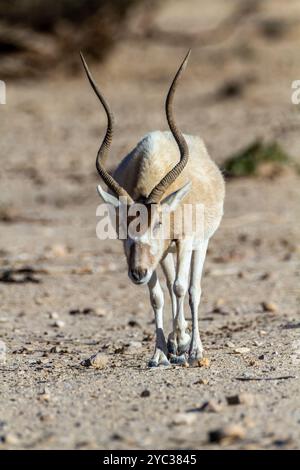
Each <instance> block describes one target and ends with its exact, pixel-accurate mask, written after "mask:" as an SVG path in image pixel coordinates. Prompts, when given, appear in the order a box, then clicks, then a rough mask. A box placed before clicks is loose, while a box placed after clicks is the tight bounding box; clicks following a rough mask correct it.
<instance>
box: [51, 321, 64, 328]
mask: <svg viewBox="0 0 300 470" xmlns="http://www.w3.org/2000/svg"><path fill="white" fill-rule="evenodd" d="M52 326H53V327H54V328H63V327H64V326H65V322H64V321H63V320H55V322H54V323H52Z"/></svg>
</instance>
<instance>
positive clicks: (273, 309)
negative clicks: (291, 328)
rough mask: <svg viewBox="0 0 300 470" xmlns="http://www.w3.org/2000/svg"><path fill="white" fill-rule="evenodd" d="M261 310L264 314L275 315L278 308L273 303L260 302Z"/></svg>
mask: <svg viewBox="0 0 300 470" xmlns="http://www.w3.org/2000/svg"><path fill="white" fill-rule="evenodd" d="M261 305H262V308H263V310H264V312H270V313H276V312H277V311H278V307H277V305H276V304H274V303H273V302H262V304H261Z"/></svg>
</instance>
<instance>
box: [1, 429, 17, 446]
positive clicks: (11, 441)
mask: <svg viewBox="0 0 300 470" xmlns="http://www.w3.org/2000/svg"><path fill="white" fill-rule="evenodd" d="M2 440H3V442H4V443H5V444H8V445H12V446H15V445H17V444H18V443H19V439H18V438H17V436H16V435H15V434H13V433H10V432H9V433H7V434H5V435H4V436H3V437H2Z"/></svg>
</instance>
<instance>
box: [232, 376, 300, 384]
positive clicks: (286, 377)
mask: <svg viewBox="0 0 300 470" xmlns="http://www.w3.org/2000/svg"><path fill="white" fill-rule="evenodd" d="M287 379H297V376H296V375H281V376H279V377H236V378H235V380H241V381H243V382H247V381H250V380H287Z"/></svg>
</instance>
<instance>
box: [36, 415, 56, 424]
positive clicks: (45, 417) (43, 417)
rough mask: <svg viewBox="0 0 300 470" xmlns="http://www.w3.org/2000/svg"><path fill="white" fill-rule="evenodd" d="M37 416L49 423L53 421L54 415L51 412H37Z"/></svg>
mask: <svg viewBox="0 0 300 470" xmlns="http://www.w3.org/2000/svg"><path fill="white" fill-rule="evenodd" d="M38 417H39V419H40V421H42V422H43V423H49V422H50V421H54V415H52V414H48V413H38Z"/></svg>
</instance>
